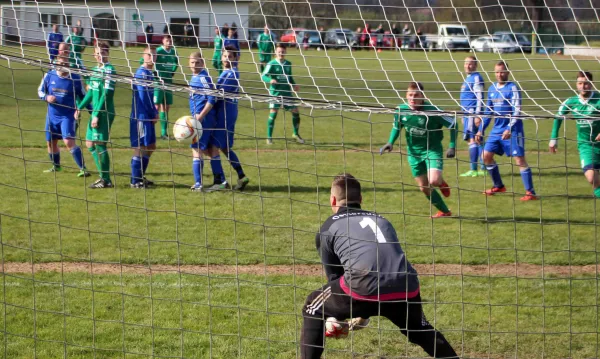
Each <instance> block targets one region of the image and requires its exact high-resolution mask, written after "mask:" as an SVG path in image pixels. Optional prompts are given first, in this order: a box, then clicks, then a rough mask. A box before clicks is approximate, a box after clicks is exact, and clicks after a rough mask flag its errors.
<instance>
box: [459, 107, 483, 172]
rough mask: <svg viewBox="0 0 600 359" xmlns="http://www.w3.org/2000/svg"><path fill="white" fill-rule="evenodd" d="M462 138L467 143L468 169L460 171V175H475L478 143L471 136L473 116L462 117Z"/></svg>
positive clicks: (472, 134)
mask: <svg viewBox="0 0 600 359" xmlns="http://www.w3.org/2000/svg"><path fill="white" fill-rule="evenodd" d="M463 131H464V134H463V139H464V140H465V141H467V143H468V144H469V164H470V169H469V171H467V172H465V173H462V174H461V175H460V176H461V177H477V162H478V158H477V155H478V147H479V145H478V144H477V143H476V142H475V139H474V138H473V136H474V133H473V117H471V116H465V117H463Z"/></svg>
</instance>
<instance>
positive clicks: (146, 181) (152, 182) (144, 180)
mask: <svg viewBox="0 0 600 359" xmlns="http://www.w3.org/2000/svg"><path fill="white" fill-rule="evenodd" d="M142 181H143V182H144V184H145V185H146V187H148V186H154V181H151V180H149V179H147V178H146V176H144V177H142Z"/></svg>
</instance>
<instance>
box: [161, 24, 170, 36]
mask: <svg viewBox="0 0 600 359" xmlns="http://www.w3.org/2000/svg"><path fill="white" fill-rule="evenodd" d="M170 33H171V30H170V29H169V24H165V27H164V28H163V35H167V34H170Z"/></svg>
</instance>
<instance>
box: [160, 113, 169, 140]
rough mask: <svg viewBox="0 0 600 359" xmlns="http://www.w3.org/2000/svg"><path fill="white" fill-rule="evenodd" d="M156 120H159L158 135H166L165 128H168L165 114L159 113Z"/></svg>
mask: <svg viewBox="0 0 600 359" xmlns="http://www.w3.org/2000/svg"><path fill="white" fill-rule="evenodd" d="M158 118H160V135H161V136H166V135H167V127H168V126H169V123H168V121H167V113H166V112H159V113H158Z"/></svg>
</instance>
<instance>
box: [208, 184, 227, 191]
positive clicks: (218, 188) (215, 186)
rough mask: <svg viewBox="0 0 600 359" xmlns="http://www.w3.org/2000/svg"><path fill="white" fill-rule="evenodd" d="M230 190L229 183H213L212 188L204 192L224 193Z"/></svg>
mask: <svg viewBox="0 0 600 359" xmlns="http://www.w3.org/2000/svg"><path fill="white" fill-rule="evenodd" d="M230 188H231V186H229V183H227V182H223V183H215V184H213V185H212V186H210V187H208V188H206V189H205V192H217V191H225V190H227V189H230Z"/></svg>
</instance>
